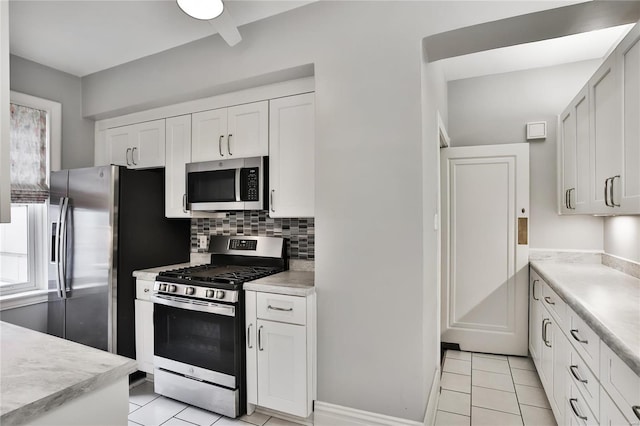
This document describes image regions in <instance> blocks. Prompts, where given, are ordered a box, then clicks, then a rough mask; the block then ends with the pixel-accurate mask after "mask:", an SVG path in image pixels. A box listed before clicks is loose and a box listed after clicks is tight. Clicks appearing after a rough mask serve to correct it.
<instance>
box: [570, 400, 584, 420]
mask: <svg viewBox="0 0 640 426" xmlns="http://www.w3.org/2000/svg"><path fill="white" fill-rule="evenodd" d="M576 402H578V398H570V399H569V405H571V409H572V410H573V412H574V413H575V415H576V416H578V418H579V419H581V420H587V416H583V415H581V414H580V413H578V409H577V408H576V406H575V403H576Z"/></svg>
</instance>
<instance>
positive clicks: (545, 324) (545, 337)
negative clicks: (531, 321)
mask: <svg viewBox="0 0 640 426" xmlns="http://www.w3.org/2000/svg"><path fill="white" fill-rule="evenodd" d="M545 321H546V322H545ZM542 323H543V326H542V329H543V331H544V332H543V333H542V335H543V336H544V337H543V339H544V344H545V346H547V347H549V348H550V347H551V342H549V341H548V339H547V326H548V325H549V324H551V321H550V320H548V319H547V318H545V319H544V321H542Z"/></svg>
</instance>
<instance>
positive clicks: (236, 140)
mask: <svg viewBox="0 0 640 426" xmlns="http://www.w3.org/2000/svg"><path fill="white" fill-rule="evenodd" d="M227 123H228V128H227V144H226V152H225V155H226V156H228V157H230V158H245V157H263V156H265V155H268V153H269V106H268V102H267V101H263V102H254V103H251V104H245V105H238V106H234V107H230V108H228V121H227ZM223 152H224V151H223Z"/></svg>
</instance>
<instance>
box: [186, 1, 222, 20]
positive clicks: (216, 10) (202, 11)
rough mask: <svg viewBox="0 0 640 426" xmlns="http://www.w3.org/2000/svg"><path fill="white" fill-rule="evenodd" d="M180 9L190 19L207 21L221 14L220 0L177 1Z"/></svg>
mask: <svg viewBox="0 0 640 426" xmlns="http://www.w3.org/2000/svg"><path fill="white" fill-rule="evenodd" d="M177 2H178V6H180V9H182V11H183V12H184V13H186V14H187V15H189V16H191V17H192V18H196V19H202V20H203V21H208V20H210V19H213V18H217V17H218V16H220V15H221V14H222V11H223V10H224V5H223V4H222V0H177Z"/></svg>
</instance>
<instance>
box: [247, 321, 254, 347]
mask: <svg viewBox="0 0 640 426" xmlns="http://www.w3.org/2000/svg"><path fill="white" fill-rule="evenodd" d="M251 327H253V323H251V324H249V327H247V348H249V349H253V345H252V344H251Z"/></svg>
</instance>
